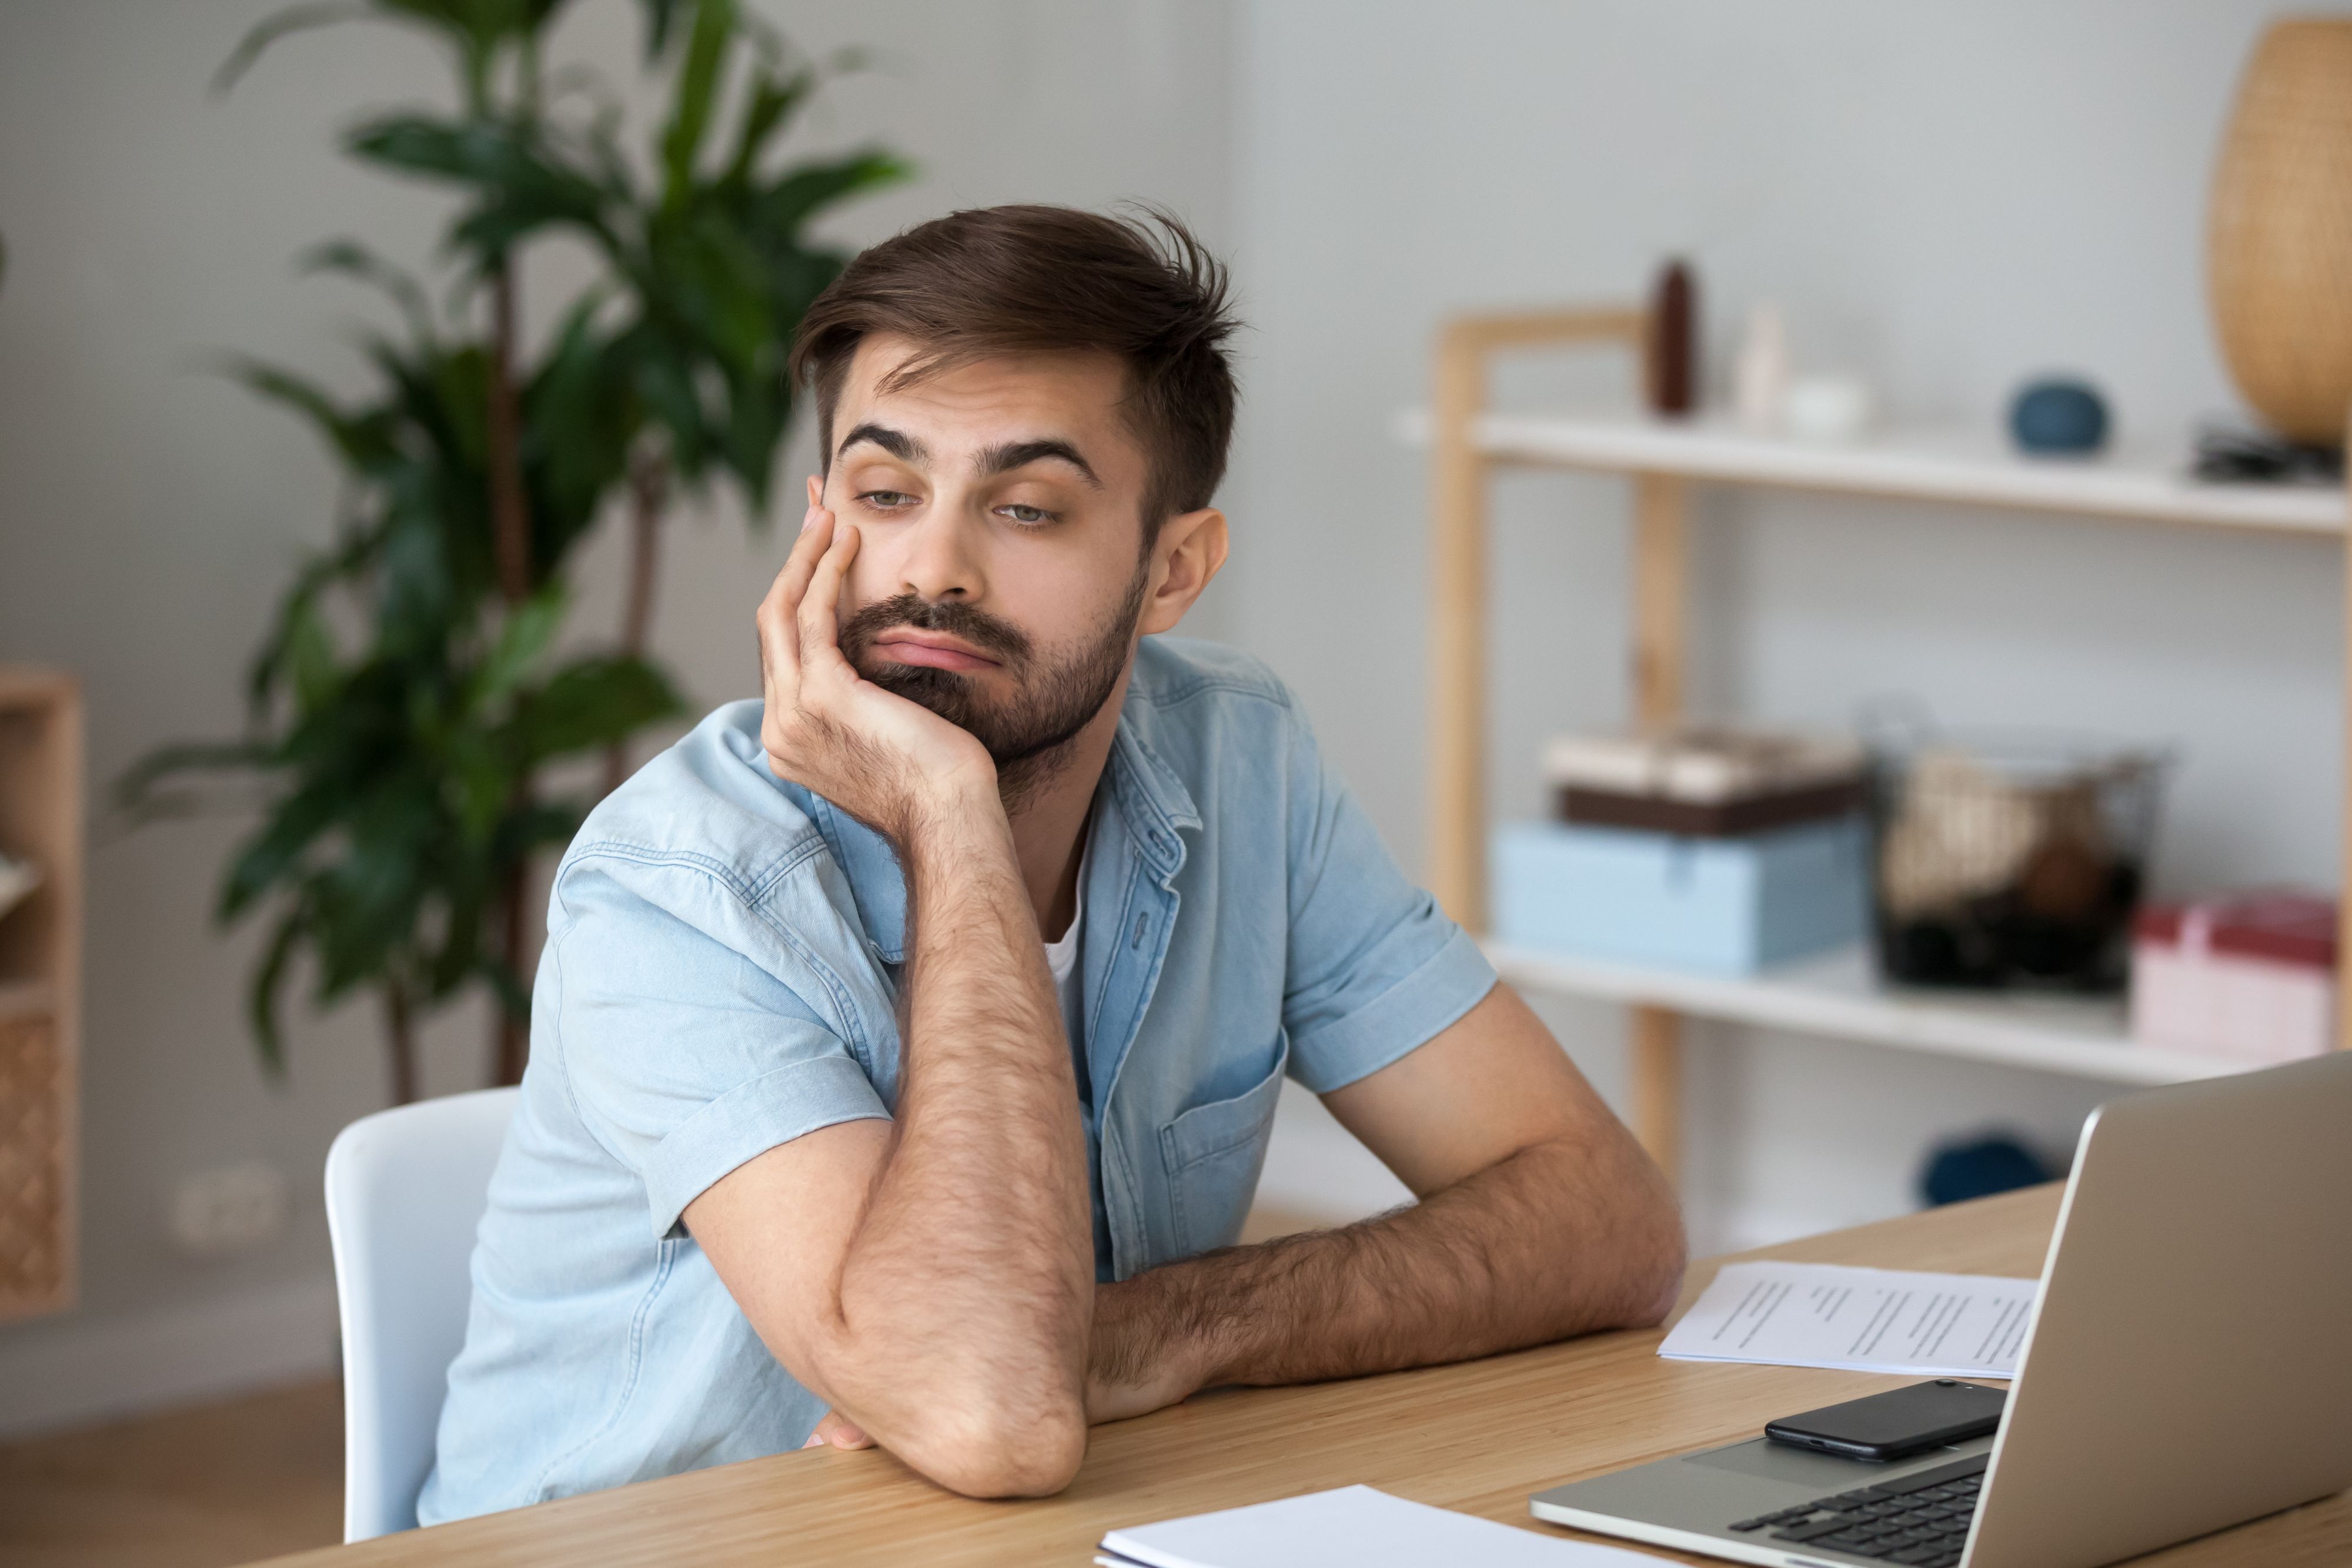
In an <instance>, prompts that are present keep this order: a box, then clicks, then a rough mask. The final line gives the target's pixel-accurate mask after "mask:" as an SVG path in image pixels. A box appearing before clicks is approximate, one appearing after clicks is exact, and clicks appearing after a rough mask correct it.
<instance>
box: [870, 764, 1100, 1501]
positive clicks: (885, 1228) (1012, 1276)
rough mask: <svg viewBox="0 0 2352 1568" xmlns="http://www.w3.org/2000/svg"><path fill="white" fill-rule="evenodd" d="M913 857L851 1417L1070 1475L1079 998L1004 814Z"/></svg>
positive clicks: (919, 1451) (1090, 1280) (1077, 1349)
mask: <svg viewBox="0 0 2352 1568" xmlns="http://www.w3.org/2000/svg"><path fill="white" fill-rule="evenodd" d="M989 804H990V805H991V806H992V805H993V802H992V801H991V802H990V803H989ZM901 858H902V860H903V861H904V862H905V866H906V873H907V878H908V905H909V918H910V921H911V925H912V936H911V949H912V950H911V954H910V957H909V964H908V990H907V995H908V1002H907V1007H906V1012H905V1028H904V1036H905V1049H904V1052H903V1061H902V1067H901V1072H900V1078H899V1092H898V1113H897V1120H896V1130H895V1135H894V1139H893V1143H892V1145H891V1148H890V1152H889V1155H888V1156H887V1160H886V1161H885V1163H884V1166H883V1168H882V1170H881V1172H880V1174H879V1176H877V1180H876V1183H875V1186H874V1191H873V1197H872V1199H871V1201H870V1203H869V1205H868V1207H867V1211H866V1217H865V1219H864V1222H863V1224H862V1225H861V1226H860V1227H859V1229H858V1232H857V1235H856V1239H855V1240H854V1242H853V1243H852V1246H851V1248H850V1250H849V1253H848V1256H847V1258H846V1260H845V1266H844V1269H843V1272H842V1281H841V1313H842V1327H843V1329H844V1331H845V1339H846V1340H847V1341H848V1342H849V1343H855V1344H856V1345H857V1346H859V1347H860V1350H861V1354H860V1356H859V1359H860V1361H861V1363H862V1367H861V1373H862V1375H860V1376H859V1378H858V1382H859V1384H860V1385H861V1386H860V1387H859V1389H858V1394H859V1395H860V1396H862V1397H861V1401H860V1403H863V1404H864V1406H866V1408H864V1409H862V1410H861V1409H859V1408H858V1405H857V1404H855V1403H854V1404H852V1405H851V1409H852V1413H853V1414H856V1415H860V1416H865V1417H866V1419H867V1420H868V1421H869V1422H870V1423H871V1424H872V1425H873V1426H874V1427H875V1429H876V1430H877V1432H878V1433H879V1434H880V1435H882V1436H884V1437H885V1440H886V1441H889V1442H891V1444H892V1446H893V1447H895V1448H899V1449H900V1451H901V1456H902V1457H903V1458H907V1459H908V1461H909V1462H910V1463H913V1464H916V1465H917V1466H918V1468H923V1469H930V1468H933V1466H934V1465H936V1464H939V1463H948V1464H955V1463H959V1462H961V1458H960V1456H964V1455H970V1454H975V1453H977V1454H981V1455H983V1456H986V1455H991V1454H999V1453H1002V1452H1003V1449H1004V1448H1006V1447H1007V1445H1010V1446H1011V1448H1013V1451H1015V1452H1016V1453H1018V1452H1023V1451H1025V1452H1026V1454H1027V1455H1028V1457H1029V1460H1030V1461H1031V1462H1040V1461H1042V1468H1041V1473H1040V1476H1039V1477H1038V1478H1036V1479H1038V1480H1039V1481H1040V1482H1041V1484H1042V1483H1050V1484H1051V1485H1059V1484H1060V1479H1066V1476H1064V1477H1061V1478H1060V1479H1054V1478H1053V1476H1052V1475H1051V1473H1050V1472H1051V1471H1053V1470H1054V1469H1055V1468H1056V1467H1057V1465H1058V1463H1059V1459H1060V1458H1064V1457H1067V1456H1065V1455H1062V1454H1061V1452H1060V1450H1061V1449H1065V1448H1067V1447H1068V1445H1069V1444H1070V1443H1071V1442H1073V1441H1075V1442H1076V1443H1077V1444H1079V1445H1080V1447H1081V1448H1082V1446H1083V1441H1084V1434H1083V1430H1082V1427H1083V1415H1082V1413H1083V1396H1084V1361H1085V1346H1086V1343H1087V1318H1088V1316H1089V1314H1090V1312H1091V1311H1092V1299H1093V1284H1094V1265H1093V1256H1092V1253H1093V1232H1092V1228H1091V1218H1090V1216H1089V1213H1088V1208H1087V1179H1086V1169H1085V1161H1086V1145H1085V1138H1084V1134H1083V1133H1082V1131H1081V1129H1080V1126H1079V1123H1078V1118H1077V1096H1076V1082H1075V1079H1074V1075H1073V1072H1072V1070H1071V1066H1070V1059H1069V1051H1068V1050H1067V1048H1066V1044H1065V1041H1064V1036H1063V1032H1062V1022H1061V1014H1060V1010H1059V1008H1058V1005H1057V1004H1056V1002H1055V998H1054V993H1053V989H1052V982H1051V979H1050V977H1049V976H1048V975H1047V973H1046V970H1045V960H1044V954H1043V952H1042V950H1041V948H1040V947H1039V945H1038V942H1037V934H1036V928H1035V925H1034V919H1033V917H1032V915H1031V914H1030V906H1029V902H1028V899H1027V896H1026V894H1024V891H1023V888H1022V885H1021V883H1020V879H1019V875H1018V873H1017V871H1016V869H1015V863H1014V861H1013V850H1012V844H1011V839H1010V833H1009V830H1007V829H1006V828H1005V826H1004V824H1003V818H1002V816H1001V814H998V815H994V816H993V817H992V816H991V814H990V813H988V812H986V811H982V810H973V811H971V812H965V813H961V814H950V815H946V816H943V817H941V818H935V819H933V820H931V821H928V822H927V823H926V824H924V825H923V826H922V827H921V828H919V830H918V831H915V832H912V833H910V834H909V835H908V841H907V842H906V844H905V845H904V846H903V847H902V850H901ZM1074 1423H1075V1424H1076V1426H1077V1427H1079V1428H1080V1429H1078V1430H1076V1431H1075V1432H1073V1430H1072V1429H1071V1427H1072V1425H1073V1424H1074ZM926 1450H930V1451H929V1452H927V1451H926ZM942 1456H944V1458H942ZM927 1461H929V1462H928V1463H927ZM986 1462H988V1461H986V1460H985V1459H983V1461H982V1464H983V1467H984V1465H985V1463H986ZM1069 1462H1070V1463H1071V1464H1073V1465H1074V1464H1075V1462H1076V1460H1075V1458H1069ZM942 1479H950V1484H958V1479H957V1478H951V1477H942ZM969 1479H974V1480H977V1481H979V1482H981V1483H982V1484H981V1485H980V1486H979V1487H978V1489H977V1490H1027V1489H1026V1488H1025V1487H1024V1485H1022V1484H1021V1482H1022V1478H1020V1477H1017V1476H1016V1477H1010V1478H1006V1479H1005V1484H1004V1485H1003V1487H992V1486H989V1485H987V1484H985V1482H986V1478H985V1477H972V1478H969ZM964 1490H973V1489H971V1488H966V1489H964Z"/></svg>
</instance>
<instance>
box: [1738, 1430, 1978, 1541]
mask: <svg viewBox="0 0 2352 1568" xmlns="http://www.w3.org/2000/svg"><path fill="white" fill-rule="evenodd" d="M1985 1459H1986V1456H1985V1455H1983V1454H1979V1455H1977V1456H1976V1457H1974V1458H1967V1459H1958V1460H1955V1461H1954V1462H1953V1463H1951V1464H1948V1465H1937V1467H1936V1468H1935V1469H1928V1470H1921V1471H1920V1472H1919V1473H1918V1474H1916V1475H1911V1476H1906V1477H1904V1478H1903V1479H1901V1480H1899V1481H1885V1482H1882V1483H1880V1484H1879V1485H1877V1486H1867V1487H1861V1488H1858V1489H1856V1490H1853V1491H1842V1492H1840V1493H1838V1494H1837V1495H1836V1496H1835V1497H1825V1498H1819V1499H1816V1500H1814V1501H1811V1502H1809V1503H1806V1504H1804V1505H1802V1506H1801V1507H1799V1508H1784V1509H1782V1510H1780V1511H1779V1512H1778V1513H1766V1514H1759V1515H1758V1516H1757V1517H1756V1518H1754V1519H1743V1520H1741V1521H1739V1522H1738V1524H1735V1525H1733V1526H1731V1528H1732V1529H1733V1530H1736V1531H1739V1532H1740V1533H1742V1534H1747V1533H1748V1532H1750V1531H1759V1532H1763V1533H1764V1534H1767V1535H1769V1538H1770V1539H1771V1540H1774V1541H1785V1542H1789V1543H1790V1544H1791V1545H1800V1544H1801V1545H1805V1546H1821V1547H1826V1548H1828V1549H1829V1550H1830V1551H1832V1552H1850V1553H1852V1554H1853V1555H1854V1556H1856V1557H1875V1558H1878V1559H1880V1560H1881V1561H1883V1562H1887V1563H1903V1564H1905V1568H1951V1565H1952V1564H1953V1563H1958V1561H1959V1560H1960V1548H1961V1547H1962V1546H1963V1545H1965V1544H1966V1543H1967V1542H1968V1539H1969V1520H1971V1519H1973V1518H1975V1517H1976V1511H1977V1489H1978V1488H1979V1487H1981V1486H1982V1485H1983V1484H1984V1472H1985Z"/></svg>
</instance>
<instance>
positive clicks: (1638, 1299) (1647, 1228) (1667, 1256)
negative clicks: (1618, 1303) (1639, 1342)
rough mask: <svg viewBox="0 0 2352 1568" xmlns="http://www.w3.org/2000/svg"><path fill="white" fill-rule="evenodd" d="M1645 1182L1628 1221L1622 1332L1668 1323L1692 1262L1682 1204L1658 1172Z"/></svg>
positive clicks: (1653, 1168)
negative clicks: (1651, 1179) (1668, 1316)
mask: <svg viewBox="0 0 2352 1568" xmlns="http://www.w3.org/2000/svg"><path fill="white" fill-rule="evenodd" d="M1651 1168H1652V1172H1653V1173H1654V1175H1656V1180H1655V1181H1654V1183H1651V1184H1645V1186H1646V1190H1644V1192H1643V1196H1642V1197H1641V1199H1640V1200H1638V1201H1637V1202H1636V1203H1635V1204H1634V1206H1633V1207H1634V1212H1633V1215H1632V1216H1631V1217H1630V1218H1631V1219H1632V1224H1631V1226H1630V1227H1629V1230H1630V1233H1631V1234H1630V1245H1629V1246H1628V1247H1627V1249H1626V1262H1627V1270H1626V1272H1627V1276H1628V1277H1627V1280H1626V1286H1627V1289H1626V1292H1625V1294H1626V1300H1627V1302H1628V1309H1627V1312H1626V1315H1625V1319H1624V1322H1623V1325H1622V1326H1624V1327H1626V1328H1636V1329H1646V1328H1655V1327H1656V1326H1657V1325H1658V1324H1660V1323H1662V1322H1665V1321H1666V1314H1667V1313H1669V1312H1673V1311H1674V1310H1675V1301H1676V1300H1677V1299H1679V1298H1680V1297H1681V1295H1682V1290H1683V1270H1684V1268H1685V1265H1686V1264H1687V1263H1688V1262H1689V1261H1690V1238H1689V1236H1688V1234H1687V1233H1686V1232H1685V1230H1684V1228H1683V1210H1682V1205H1681V1204H1680V1203H1678V1202H1677V1201H1675V1195H1674V1189H1673V1187H1672V1186H1669V1185H1668V1184H1667V1182H1666V1180H1665V1178H1664V1175H1663V1174H1662V1173H1657V1172H1656V1167H1655V1166H1653V1167H1651Z"/></svg>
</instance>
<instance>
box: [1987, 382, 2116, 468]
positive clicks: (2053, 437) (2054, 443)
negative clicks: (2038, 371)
mask: <svg viewBox="0 0 2352 1568" xmlns="http://www.w3.org/2000/svg"><path fill="white" fill-rule="evenodd" d="M2009 433H2010V434H2011V435H2013V436H2015V437H2016V438H2017V444H2019V445H2020V446H2021V447H2023V448H2025V450H2026V451H2028V452H2096V451H2097V450H2098V449H2099V448H2100V447H2102V446H2104V445H2105V444H2106V440H2107V404H2106V400H2105V399H2104V398H2102V397H2100V396H2099V393H2098V390H2097V389H2096V388H2095V387H2093V386H2092V385H2091V384H2090V383H2089V382H2079V381H2075V380H2073V379H2072V378H2069V377H2063V376H2061V377H2053V378H2051V379H2050V380H2047V381H2039V382H2027V383H2026V384H2025V385H2024V386H2023V387H2022V388H2021V389H2020V390H2019V392H2018V394H2017V401H2016V402H2012V403H2011V404H2010V405H2009Z"/></svg>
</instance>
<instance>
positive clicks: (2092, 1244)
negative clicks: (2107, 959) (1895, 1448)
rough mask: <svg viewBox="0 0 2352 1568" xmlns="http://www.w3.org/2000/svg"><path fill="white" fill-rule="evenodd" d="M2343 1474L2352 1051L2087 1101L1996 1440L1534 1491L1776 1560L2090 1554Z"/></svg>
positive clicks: (1629, 1525) (1877, 1562)
mask: <svg viewBox="0 0 2352 1568" xmlns="http://www.w3.org/2000/svg"><path fill="white" fill-rule="evenodd" d="M1825 1403H1826V1401H1825ZM2347 1486H2352V1052H2332V1053H2330V1054H2329V1055H2326V1056H2323V1057H2317V1058H2315V1059H2313V1060H2310V1061H2298V1062H2294V1063H2293V1064H2291V1065H2288V1066H2284V1067H2273V1068H2268V1069H2265V1070H2263V1071H2256V1072H2247V1073H2242V1074H2240V1075H2237V1076H2233V1077H2228V1078H2215V1079H2207V1080H2204V1081H2202V1082H2196V1083H2188V1084H2181V1085H2179V1086H2176V1087H2173V1088H2167V1089H2155V1090H2149V1091H2147V1092H2144V1093H2137V1094H2131V1095H2126V1096H2125V1097H2124V1098H2122V1099H2119V1100H2116V1101H2112V1102H2110V1103H2107V1104H2105V1105H2102V1106H2101V1107H2099V1109H2098V1110H2097V1111H2095V1112H2094V1113H2092V1116H2091V1119H2090V1121H2089V1122H2088V1123H2086V1124H2084V1128H2083V1140H2082V1145H2081V1147H2080V1148H2079V1150H2078V1151H2077V1153H2076V1155H2075V1159H2074V1174H2073V1175H2072V1176H2070V1177H2069V1178H2068V1180H2067V1183H2066V1195H2065V1199H2064V1201H2063V1204H2062V1205H2061V1207H2060V1208H2059V1211H2058V1228H2057V1231H2056V1234H2055V1235H2053V1237H2052V1239H2051V1243H2050V1254H2049V1258H2048V1260H2047V1261H2046V1262H2044V1264H2043V1265H2042V1288H2041V1291H2040V1293H2039V1296H2038V1299H2037V1301H2036V1302H2035V1306H2034V1311H2033V1318H2032V1322H2031V1324H2030V1325H2029V1326H2028V1328H2027V1330H2026V1340H2025V1349H2024V1352H2023V1354H2022V1355H2021V1358H2020V1360H2019V1363H2018V1369H2017V1376H2016V1379H2015V1381H2014V1383H2013V1384H2012V1385H2011V1391H2010V1396H2009V1401H2008V1406H2007V1408H2006V1409H2005V1410H2004V1411H2003V1413H2002V1416H2001V1420H2000V1427H1998V1428H1997V1429H1996V1430H1995V1431H1994V1433H1993V1434H1992V1436H1990V1437H1977V1438H1974V1439H1971V1440H1969V1441H1968V1442H1965V1443H1958V1444H1954V1445H1952V1446H1950V1447H1948V1448H1942V1449H1937V1450H1934V1451H1932V1452H1930V1453H1927V1454H1923V1455H1919V1456H1916V1457H1914V1458H1908V1459H1903V1460H1897V1461H1894V1462H1891V1463H1884V1464H1874V1463H1870V1462H1868V1461H1865V1460H1858V1459H1849V1458H1840V1457H1838V1456H1835V1455H1832V1454H1824V1453H1816V1452H1812V1451H1810V1450H1807V1449H1801V1448H1789V1447H1785V1446H1783V1445H1781V1444H1779V1443H1774V1442H1771V1441H1769V1439H1767V1438H1765V1437H1760V1436H1759V1437H1754V1438H1751V1439H1749V1440H1748V1441H1745V1442H1738V1443H1731V1444H1727V1445H1726V1446H1724V1447H1722V1448H1708V1449H1706V1450H1704V1451H1702V1452H1699V1453H1693V1454H1684V1455H1681V1456H1678V1457H1676V1458H1669V1459H1661V1460H1658V1461H1656V1462H1654V1463H1652V1464H1646V1465H1640V1466H1636V1467H1635V1468H1633V1469H1624V1470H1619V1471H1616V1472H1615V1473H1613V1474H1611V1475H1605V1476H1597V1477H1595V1478H1593V1479H1591V1480H1583V1481H1577V1482H1575V1483H1573V1484H1571V1485H1568V1486H1560V1487H1554V1488H1552V1489H1551V1490H1549V1491H1545V1492H1538V1493H1537V1494H1536V1495H1535V1496H1534V1497H1533V1498H1531V1499H1529V1500H1528V1507H1529V1508H1530V1510H1531V1511H1533V1512H1534V1514H1535V1516H1536V1517H1537V1518H1538V1519H1545V1520H1550V1521H1553V1522H1555V1523H1558V1524H1567V1525H1573V1526H1575V1527H1576V1528H1577V1529H1579V1530H1589V1531H1598V1532H1599V1533H1601V1534H1603V1535H1615V1536H1622V1537H1626V1538H1629V1539H1631V1540H1634V1541H1642V1542H1651V1543H1653V1544H1655V1545H1659V1546H1670V1547H1675V1548H1678V1549H1680V1550H1682V1551H1685V1552H1704V1553H1706V1554H1708V1555H1710V1556H1716V1557H1727V1558H1731V1559H1733V1560H1735V1561H1737V1562H1742V1563H1772V1564H1779V1565H1784V1568H1824V1565H1828V1564H1837V1565H1839V1568H1885V1565H1886V1564H1889V1563H1894V1564H1901V1565H1903V1568H2095V1565H2096V1564H2100V1563H2113V1562H2115V1561H2116V1559H2118V1558H2123V1557H2130V1556H2134V1555H2137V1553H2139V1552H2149V1551H2153V1550H2155V1549H2156V1548H2158V1547H2161V1546H2168V1545H2170V1544H2172V1543H2173V1542H2179V1541H2185V1540H2187V1539H2189V1537H2191V1536H2196V1535H2202V1534H2204V1533H2205V1532H2207V1531H2214V1530H2221V1529H2223V1528H2225V1527H2227V1526H2229V1525H2232V1524H2236V1523H2239V1522H2241V1521H2244V1520H2249V1519H2252V1518H2254V1517H2256V1516H2257V1515H2260V1514H2265V1513H2270V1512H2273V1511H2276V1510H2278V1509H2283V1508H2291V1507H2293V1506H2294V1505H2295V1504H2297V1503H2302V1502H2309V1501H2311V1500H2314V1499H2315V1498H2320V1497H2325V1496H2326V1495H2328V1494H2329V1493H2332V1492H2336V1491H2339V1490H2343V1489H2344V1488H2345V1487H2347Z"/></svg>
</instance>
